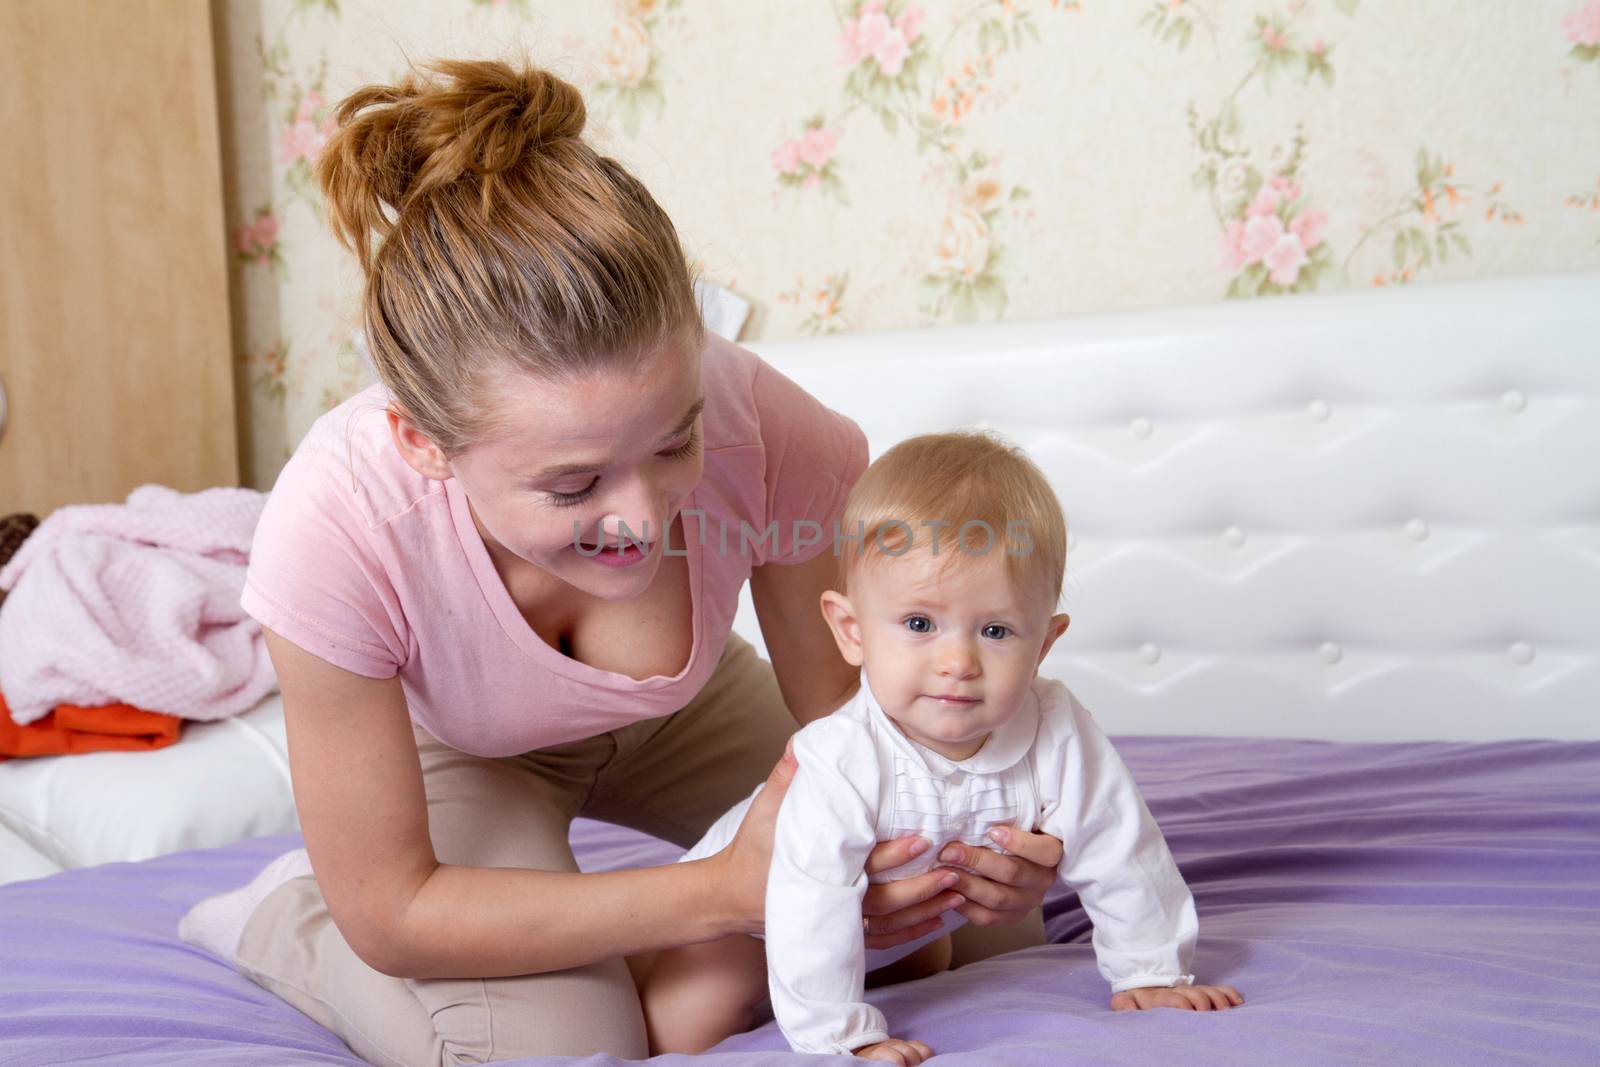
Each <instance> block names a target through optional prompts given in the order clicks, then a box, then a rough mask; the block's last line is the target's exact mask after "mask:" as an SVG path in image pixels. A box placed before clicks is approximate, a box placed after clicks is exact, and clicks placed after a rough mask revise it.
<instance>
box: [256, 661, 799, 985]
mask: <svg viewBox="0 0 1600 1067" xmlns="http://www.w3.org/2000/svg"><path fill="white" fill-rule="evenodd" d="M266 637H267V648H268V651H269V653H270V654H271V656H272V663H273V666H274V667H275V668H276V669H277V672H278V682H279V686H280V688H281V689H282V690H283V703H284V718H285V723H286V727H287V731H288V743H289V762H290V768H291V770H292V772H293V780H294V793H295V804H296V806H297V808H298V809H299V814H300V825H301V830H302V832H303V833H304V836H305V840H306V849H307V851H308V852H309V853H310V856H311V865H312V867H313V868H314V869H315V871H316V876H317V883H318V885H319V886H320V887H321V889H322V893H323V896H324V898H325V899H326V900H327V904H328V911H329V913H330V914H331V915H332V916H333V920H334V922H335V924H336V925H337V926H338V928H339V931H340V933H341V934H343V935H344V937H345V940H346V941H347V942H348V943H349V944H350V947H351V948H352V949H353V950H354V951H355V953H356V954H357V955H358V956H360V957H361V959H362V960H364V961H365V962H366V963H367V964H368V965H369V966H371V967H373V968H374V969H376V970H378V971H381V972H383V973H385V974H389V975H394V976H396V977H406V978H457V977H472V978H494V977H501V976H505V975H515V974H533V973H539V972H543V971H555V970H563V969H566V968H569V967H576V966H580V965H582V964H586V963H592V962H594V961H596V960H602V959H609V958H612V957H617V956H626V955H632V954H635V953H640V952H647V951H650V950H653V949H659V948H665V947H669V946H675V945H682V944H687V943H690V942H694V941H704V940H710V939H712V938H715V937H719V936H722V935H724V934H726V933H730V932H733V931H735V930H740V929H747V928H749V927H750V926H751V925H752V919H754V923H755V924H756V925H759V915H760V903H759V901H760V897H761V895H762V891H763V889H764V882H765V864H764V857H763V858H762V861H761V862H760V868H761V869H760V870H759V871H758V870H756V869H755V867H756V864H753V863H750V862H742V863H741V862H739V861H741V860H745V859H748V857H747V855H746V854H747V853H749V852H750V851H751V848H750V846H749V842H748V840H746V841H745V842H743V846H744V847H743V849H742V851H741V850H740V849H738V848H733V847H730V848H729V849H727V850H725V851H724V852H723V853H721V854H719V855H718V856H714V857H711V858H709V859H706V860H701V861H699V862H696V863H675V864H669V865H667V866H665V867H649V868H644V869H642V870H630V871H616V872H609V873H604V874H571V873H567V872H557V871H532V870H517V869H502V868H482V867H456V866H447V865H442V864H440V863H439V862H438V860H437V858H436V856H435V854H434V851H433V844H432V841H431V839H430V837H429V834H428V807H427V799H426V793H425V791H424V788H423V779H422V766H421V763H420V761H419V760H418V757H417V746H416V740H415V738H414V736H413V735H412V732H411V726H410V718H409V715H408V713H407V710H406V704H405V696H404V694H403V692H402V691H401V687H400V680H399V679H398V678H388V679H384V680H381V681H377V680H373V679H371V678H366V677H363V676H361V675H358V674H354V673H352V672H349V671H346V670H343V669H341V668H339V667H335V666H333V665H331V664H329V663H327V662H326V661H324V660H322V659H320V658H318V657H317V656H314V655H312V654H311V653H309V652H306V651H305V650H303V649H301V648H299V647H298V646H296V645H294V644H292V643H290V642H289V641H287V640H285V639H283V638H281V637H279V636H278V635H277V634H275V633H273V632H272V631H270V630H268V631H267V632H266ZM780 769H782V765H780ZM776 776H777V772H775V777H776ZM783 778H784V782H785V783H786V781H787V775H786V772H785V774H784V775H783ZM768 792H773V793H774V794H775V799H774V801H772V802H771V806H772V811H771V813H770V815H769V816H768V817H771V816H775V815H776V807H775V804H776V798H778V797H781V793H782V790H781V789H778V790H769V791H768ZM763 813H764V814H766V812H765V807H764V809H763ZM486 817H494V813H486ZM744 836H745V837H748V835H744ZM739 843H740V842H737V841H736V844H739ZM747 868H748V869H747ZM751 898H754V900H752V899H751ZM752 911H753V912H754V916H752V915H751V914H749V913H751V912H752Z"/></svg>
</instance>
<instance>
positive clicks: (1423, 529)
mask: <svg viewBox="0 0 1600 1067" xmlns="http://www.w3.org/2000/svg"><path fill="white" fill-rule="evenodd" d="M1406 536H1407V537H1409V538H1411V540H1413V541H1426V540H1427V539H1428V524H1427V523H1425V522H1423V521H1422V520H1421V519H1412V520H1411V521H1410V522H1408V523H1406Z"/></svg>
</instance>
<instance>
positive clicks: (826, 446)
mask: <svg viewBox="0 0 1600 1067" xmlns="http://www.w3.org/2000/svg"><path fill="white" fill-rule="evenodd" d="M751 388H752V389H753V391H754V393H755V406H756V417H757V418H758V419H759V420H760V422H761V441H762V446H763V448H764V450H765V453H766V504H767V511H766V515H767V522H768V525H769V528H770V527H771V524H772V523H776V524H777V535H776V542H777V543H776V546H775V547H771V546H770V544H769V543H763V544H762V545H760V546H757V547H758V551H759V552H760V558H759V559H758V560H757V563H758V564H760V563H785V564H787V563H804V562H806V561H807V560H810V559H812V558H814V557H816V556H818V555H821V554H822V553H823V552H825V551H832V545H833V523H834V521H835V520H836V519H838V518H839V515H840V514H841V513H842V512H843V511H844V498H845V496H846V495H848V494H849V492H850V487H851V486H853V485H855V483H856V479H858V478H860V477H861V472H862V471H864V470H866V469H867V436H866V434H864V433H862V432H861V427H859V426H857V425H856V424H855V422H854V421H853V420H851V419H848V418H846V417H845V416H843V415H841V414H839V413H838V412H837V411H834V410H832V409H831V408H828V407H826V406H824V405H823V403H822V402H821V401H819V400H817V399H816V398H815V397H813V396H812V395H811V394H810V393H808V392H806V391H805V390H804V389H802V388H800V387H799V386H798V385H796V384H795V383H794V382H792V381H790V380H789V379H788V378H786V377H784V376H783V375H782V374H780V373H778V372H777V371H776V370H773V369H772V368H771V367H769V366H768V365H767V364H766V363H764V362H760V363H758V364H757V366H756V371H755V380H754V383H753V384H752V386H751Z"/></svg>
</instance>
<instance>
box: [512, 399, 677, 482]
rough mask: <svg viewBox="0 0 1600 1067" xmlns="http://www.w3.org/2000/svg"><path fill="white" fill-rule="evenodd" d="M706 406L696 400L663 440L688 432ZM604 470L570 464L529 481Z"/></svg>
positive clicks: (584, 464) (546, 469) (541, 473)
mask: <svg viewBox="0 0 1600 1067" xmlns="http://www.w3.org/2000/svg"><path fill="white" fill-rule="evenodd" d="M705 406H706V398H705V397H701V398H700V399H699V400H696V401H695V402H694V403H693V404H691V405H689V410H688V411H687V412H685V413H684V416H683V418H682V419H680V420H679V421H678V425H677V426H675V427H674V428H673V429H672V430H671V431H670V432H668V433H666V434H664V435H663V436H662V438H661V440H662V441H663V442H665V441H670V440H672V439H673V438H674V437H676V436H678V435H679V434H680V433H682V432H683V431H685V430H687V429H688V428H689V426H690V424H691V423H693V422H694V420H695V419H697V418H699V417H700V412H701V411H703V410H704V409H705ZM604 469H605V467H604V466H600V465H597V464H594V463H568V464H564V465H563V466H560V467H546V468H545V469H544V470H542V471H540V472H539V473H538V474H535V475H533V476H532V477H530V478H529V479H528V480H529V481H540V480H542V479H545V478H565V477H567V476H569V475H573V474H595V473H598V472H599V471H602V470H604Z"/></svg>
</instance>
